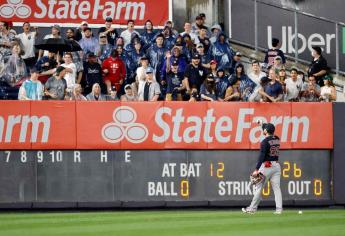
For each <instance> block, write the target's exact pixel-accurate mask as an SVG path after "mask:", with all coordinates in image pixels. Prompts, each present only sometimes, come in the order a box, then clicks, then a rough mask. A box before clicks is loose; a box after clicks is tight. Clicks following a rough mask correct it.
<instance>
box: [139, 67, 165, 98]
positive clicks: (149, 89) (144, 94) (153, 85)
mask: <svg viewBox="0 0 345 236" xmlns="http://www.w3.org/2000/svg"><path fill="white" fill-rule="evenodd" d="M153 73H154V70H153V68H152V67H148V68H147V69H146V80H145V84H144V86H143V87H140V88H139V91H138V97H139V101H151V102H155V101H158V98H159V96H160V94H161V90H160V86H159V84H158V83H157V82H156V81H154V80H153Z"/></svg>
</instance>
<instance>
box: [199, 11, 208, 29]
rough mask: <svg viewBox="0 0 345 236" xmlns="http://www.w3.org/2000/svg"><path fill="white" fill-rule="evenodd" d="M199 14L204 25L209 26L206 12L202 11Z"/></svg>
mask: <svg viewBox="0 0 345 236" xmlns="http://www.w3.org/2000/svg"><path fill="white" fill-rule="evenodd" d="M199 16H200V17H201V20H202V25H204V26H206V27H207V28H208V26H207V25H206V14H205V13H200V14H199Z"/></svg>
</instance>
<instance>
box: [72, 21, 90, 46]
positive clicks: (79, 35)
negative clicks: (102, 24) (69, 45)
mask: <svg viewBox="0 0 345 236" xmlns="http://www.w3.org/2000/svg"><path fill="white" fill-rule="evenodd" d="M87 27H89V24H88V23H87V21H82V22H81V23H80V26H79V27H78V28H77V29H76V30H75V36H74V39H75V41H78V42H79V41H80V40H81V39H82V38H84V30H85V28H87Z"/></svg>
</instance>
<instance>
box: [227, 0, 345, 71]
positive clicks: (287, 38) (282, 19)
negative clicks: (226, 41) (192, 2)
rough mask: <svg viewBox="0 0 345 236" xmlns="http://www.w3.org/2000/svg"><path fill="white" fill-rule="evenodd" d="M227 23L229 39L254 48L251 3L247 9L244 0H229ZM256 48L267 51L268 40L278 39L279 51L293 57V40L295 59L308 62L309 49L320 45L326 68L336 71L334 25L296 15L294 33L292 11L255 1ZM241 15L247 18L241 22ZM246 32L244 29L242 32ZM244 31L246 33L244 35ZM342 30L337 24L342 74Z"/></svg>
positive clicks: (343, 66)
mask: <svg viewBox="0 0 345 236" xmlns="http://www.w3.org/2000/svg"><path fill="white" fill-rule="evenodd" d="M231 4H232V5H231V8H232V12H231V18H232V20H230V21H232V22H233V23H232V24H231V27H232V29H231V31H232V38H233V39H234V40H236V41H241V42H244V43H248V44H251V45H255V33H254V32H255V30H254V22H255V20H254V2H253V3H252V5H250V6H248V2H247V1H240V0H232V3H231ZM257 10H258V11H257V14H258V18H257V19H258V21H257V24H258V25H257V26H258V46H259V47H261V48H270V47H271V46H272V45H271V39H272V37H275V38H279V39H280V41H281V50H282V51H283V52H284V53H286V54H287V55H289V56H292V57H294V56H295V51H296V49H295V40H296V38H297V40H298V41H297V44H298V49H297V52H298V57H299V59H303V60H306V61H311V50H312V47H313V46H320V47H321V48H322V51H323V55H324V57H325V58H326V59H327V62H328V65H329V66H330V67H331V68H332V69H335V68H336V26H335V23H333V22H330V21H326V20H320V19H317V18H315V17H312V16H309V15H303V14H301V13H298V14H297V28H298V29H297V30H298V34H297V36H296V32H295V15H294V12H293V11H291V10H287V9H282V8H278V7H275V6H272V5H267V4H264V3H260V2H258V8H257ZM241 15H245V16H246V17H247V18H248V19H246V20H245V21H241V20H238V19H243V17H241ZM246 29H248V30H246ZM244 31H246V32H244ZM342 31H343V29H342V27H341V26H340V25H339V32H338V33H339V39H338V40H339V53H340V56H339V63H340V64H339V66H340V70H341V71H345V56H344V50H343V48H344V45H343V32H342Z"/></svg>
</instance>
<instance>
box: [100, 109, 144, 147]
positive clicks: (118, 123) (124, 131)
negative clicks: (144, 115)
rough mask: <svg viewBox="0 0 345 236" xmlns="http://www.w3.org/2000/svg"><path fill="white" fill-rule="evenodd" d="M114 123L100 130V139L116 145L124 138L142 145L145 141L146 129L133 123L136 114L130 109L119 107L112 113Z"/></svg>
mask: <svg viewBox="0 0 345 236" xmlns="http://www.w3.org/2000/svg"><path fill="white" fill-rule="evenodd" d="M113 120H114V122H112V123H108V124H106V125H105V126H103V128H102V137H103V139H104V140H105V141H107V142H109V143H118V142H120V141H122V140H123V139H124V138H126V139H127V141H129V142H131V143H142V142H144V141H145V140H146V139H147V136H148V134H149V131H148V129H147V128H146V126H144V125H143V124H139V123H135V121H136V120H137V113H136V111H135V110H133V109H132V108H131V107H128V106H121V107H118V108H116V109H115V111H114V113H113Z"/></svg>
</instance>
